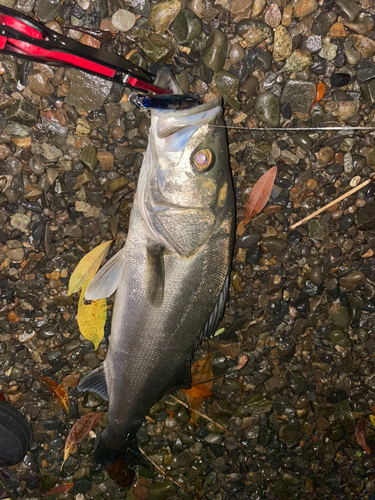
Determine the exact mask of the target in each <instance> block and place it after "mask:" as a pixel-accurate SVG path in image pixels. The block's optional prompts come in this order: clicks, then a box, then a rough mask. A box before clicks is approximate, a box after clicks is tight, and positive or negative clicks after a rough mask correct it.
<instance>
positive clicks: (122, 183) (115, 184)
mask: <svg viewBox="0 0 375 500" xmlns="http://www.w3.org/2000/svg"><path fill="white" fill-rule="evenodd" d="M128 184H129V179H128V178H127V177H117V179H113V181H110V182H109V183H108V185H107V187H108V190H109V191H111V193H117V192H118V191H121V190H122V189H124V188H125V187H126V186H127V185H128Z"/></svg>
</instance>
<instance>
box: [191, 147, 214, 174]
mask: <svg viewBox="0 0 375 500" xmlns="http://www.w3.org/2000/svg"><path fill="white" fill-rule="evenodd" d="M193 162H194V167H195V169H196V170H198V172H204V171H205V170H208V168H209V167H210V166H211V165H212V162H213V155H212V152H211V151H210V150H209V149H200V150H199V151H197V153H195V155H194V158H193Z"/></svg>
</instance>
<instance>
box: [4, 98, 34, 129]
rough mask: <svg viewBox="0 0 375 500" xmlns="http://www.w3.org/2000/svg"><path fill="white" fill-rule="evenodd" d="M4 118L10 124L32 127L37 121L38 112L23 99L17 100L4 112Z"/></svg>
mask: <svg viewBox="0 0 375 500" xmlns="http://www.w3.org/2000/svg"><path fill="white" fill-rule="evenodd" d="M5 117H6V118H7V120H9V121H11V122H18V123H22V124H23V125H29V126H30V127H32V126H33V125H35V124H36V122H37V121H38V118H39V111H38V109H37V108H36V107H35V106H34V105H33V104H31V103H30V102H28V101H26V100H25V99H18V100H17V101H15V102H14V103H13V104H12V105H11V106H10V107H9V108H8V109H7V110H6V112H5Z"/></svg>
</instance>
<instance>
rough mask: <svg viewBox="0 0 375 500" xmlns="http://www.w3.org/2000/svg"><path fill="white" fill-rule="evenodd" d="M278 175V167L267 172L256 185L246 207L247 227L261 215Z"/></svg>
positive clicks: (245, 219) (245, 221)
mask: <svg viewBox="0 0 375 500" xmlns="http://www.w3.org/2000/svg"><path fill="white" fill-rule="evenodd" d="M276 174H277V165H275V166H274V167H272V168H270V169H269V170H267V172H266V173H265V174H263V175H262V177H261V178H260V179H259V180H258V181H257V182H256V183H255V184H254V187H253V189H252V190H251V193H250V195H249V199H248V200H247V203H246V206H245V218H244V224H245V226H246V225H247V224H248V223H249V222H250V221H251V219H252V218H253V217H254V216H255V215H257V214H259V212H260V211H261V210H262V208H263V207H264V206H265V205H266V203H267V201H268V200H269V198H270V195H271V191H272V188H273V184H274V182H275V178H276Z"/></svg>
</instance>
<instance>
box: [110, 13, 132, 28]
mask: <svg viewBox="0 0 375 500" xmlns="http://www.w3.org/2000/svg"><path fill="white" fill-rule="evenodd" d="M135 21H136V17H135V15H134V14H133V13H132V12H130V11H129V10H126V9H120V10H118V11H117V12H115V13H114V14H113V16H112V19H111V22H112V25H113V27H114V28H115V29H116V30H118V31H129V30H131V29H132V27H133V26H134V24H135Z"/></svg>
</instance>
